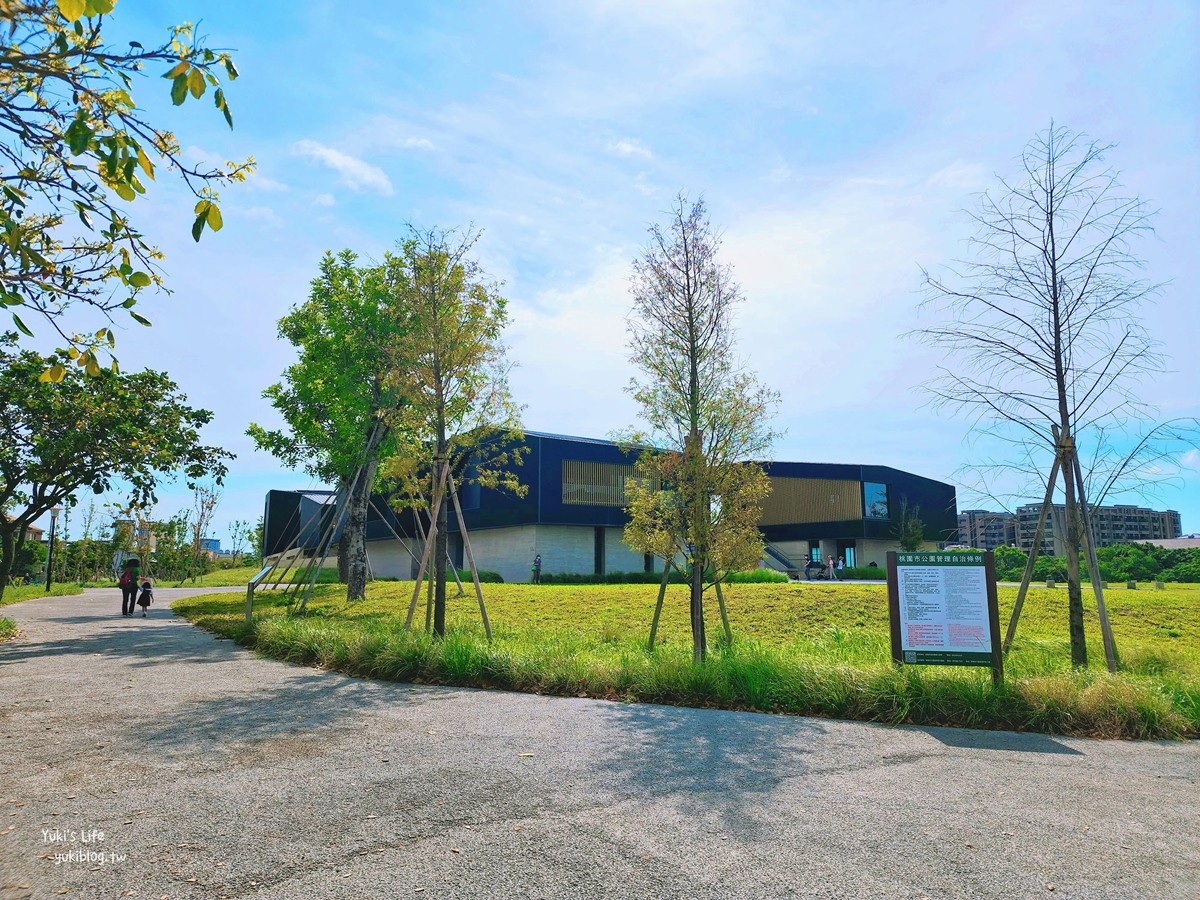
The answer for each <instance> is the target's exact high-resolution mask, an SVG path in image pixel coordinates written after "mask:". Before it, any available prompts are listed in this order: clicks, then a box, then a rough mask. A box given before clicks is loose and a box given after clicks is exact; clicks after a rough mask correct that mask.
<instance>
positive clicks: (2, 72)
mask: <svg viewBox="0 0 1200 900" xmlns="http://www.w3.org/2000/svg"><path fill="white" fill-rule="evenodd" d="M115 5H116V0H56V2H52V0H0V27H2V28H3V30H4V31H5V32H6V35H5V41H4V44H3V46H2V47H0V305H4V306H8V307H10V308H11V309H12V314H13V320H14V322H15V323H16V325H17V327H18V328H19V329H20V330H21V331H22V332H24V333H25V334H29V333H30V330H31V324H32V321H33V318H36V317H40V318H42V319H43V320H45V321H46V322H48V323H49V324H50V325H51V326H52V327H53V329H54V330H55V331H56V332H57V333H58V335H59V337H61V338H62V340H63V341H65V342H66V345H67V346H68V347H70V348H71V349H72V350H73V351H74V355H73V358H74V360H75V362H76V363H77V364H78V365H80V366H81V367H83V368H84V369H85V370H86V371H87V372H88V373H89V374H95V373H96V372H98V371H99V368H100V364H99V361H98V360H97V358H96V353H97V351H98V350H100V349H102V348H107V349H108V350H109V351H110V352H111V350H112V348H113V347H114V345H115V338H114V336H113V333H112V331H111V329H109V328H107V327H104V328H101V329H100V330H99V331H96V332H95V333H93V334H89V335H84V336H81V335H78V334H76V333H75V326H73V325H72V324H69V323H74V322H75V321H76V320H75V318H73V317H72V318H68V316H69V314H70V313H71V312H72V311H73V310H74V308H76V307H79V306H85V307H90V308H92V309H93V310H94V311H97V312H99V313H101V314H102V315H103V317H104V318H105V319H107V320H108V321H111V319H112V316H113V315H115V314H116V313H118V312H120V311H121V310H122V309H124V310H127V311H128V313H129V315H130V316H132V318H133V319H134V320H135V321H137V322H140V323H142V324H144V325H148V324H149V321H148V320H147V319H146V318H145V317H143V316H142V315H141V314H140V313H138V312H136V311H135V310H134V308H133V307H134V305H135V304H136V303H137V302H138V299H139V297H140V294H141V292H142V291H143V290H145V289H146V288H149V287H151V286H152V285H157V286H161V285H162V275H161V270H160V266H159V262H160V260H161V259H162V254H161V253H160V252H159V251H158V250H157V249H156V248H155V247H154V246H153V245H152V244H151V243H150V242H149V241H148V239H147V238H146V236H145V235H144V234H143V233H142V232H141V231H140V229H139V226H137V225H135V224H134V222H133V220H132V219H131V218H130V217H129V213H128V206H127V205H126V204H128V203H131V202H133V201H134V200H136V199H137V197H138V196H139V195H141V194H144V193H146V190H147V188H148V186H149V184H150V182H152V181H153V180H154V179H155V177H156V175H157V174H158V167H162V168H163V169H165V170H167V171H172V172H174V173H175V174H176V175H177V176H179V177H180V178H181V179H182V181H183V183H184V184H185V185H186V186H187V187H188V188H189V189H190V190H191V191H192V193H193V194H194V195H195V197H196V208H195V220H194V223H193V226H192V235H193V237H195V238H196V239H197V240H199V238H200V233H201V232H202V231H203V229H204V228H206V227H207V228H210V229H212V230H214V231H216V230H218V229H220V227H221V224H222V222H221V212H220V209H219V208H218V206H217V195H216V193H215V192H214V190H213V187H214V185H219V184H222V183H228V182H233V181H241V180H242V179H243V178H245V177H246V175H247V174H248V173H249V172H250V171H251V169H252V167H253V160H247V161H245V162H241V163H232V162H231V163H226V164H225V165H224V166H223V167H222V168H219V169H216V168H207V167H196V166H192V165H189V164H187V163H186V162H185V161H184V159H183V156H182V153H181V148H180V144H179V141H178V140H177V139H176V137H175V136H174V135H173V134H172V133H171V132H170V131H167V130H164V129H162V128H159V127H156V126H155V125H152V124H151V123H150V122H149V120H148V119H147V118H146V116H145V114H144V113H143V111H142V110H141V109H140V108H139V107H138V106H137V104H136V103H135V101H134V97H133V94H134V84H135V82H136V81H137V80H139V79H140V78H143V77H145V76H146V75H147V74H148V73H149V72H150V71H155V70H160V71H161V74H162V75H163V77H164V78H166V79H168V81H169V82H170V93H171V98H172V100H173V102H174V103H175V104H176V105H179V104H182V103H183V102H184V101H186V100H188V99H189V98H191V99H199V98H200V97H202V96H203V95H204V94H205V93H206V92H208V90H209V88H213V89H214V90H213V92H212V95H211V96H212V97H213V101H214V103H215V105H216V108H217V110H218V111H219V112H220V113H221V114H222V115H223V116H224V117H225V120H226V122H228V123H229V126H230V127H231V128H232V127H233V119H232V116H231V114H230V111H229V105H228V103H227V102H226V99H225V91H224V88H223V87H221V78H222V77H225V78H227V79H228V80H230V81H232V80H233V79H234V78H236V77H237V69H236V67H235V66H234V63H233V59H232V57H231V56H230V55H229V53H228V52H227V51H225V50H216V49H212V48H209V47H207V46H205V43H204V39H203V38H201V37H198V36H197V35H196V33H195V29H194V27H193V26H192V25H191V24H188V23H184V24H181V25H177V26H175V27H173V28H171V29H170V32H169V36H168V39H167V40H166V41H164V42H162V43H158V44H152V45H150V46H145V45H143V44H141V43H139V42H137V41H131V42H129V44H128V45H127V46H124V47H114V46H112V45H110V44H108V43H106V42H105V35H104V33H103V30H104V26H105V25H106V24H107V22H108V19H109V14H110V13H112V11H113V8H114V7H115ZM20 313H29V314H30V315H27V316H24V317H22V316H21V315H20ZM88 330H89V332H90V331H91V329H90V328H89V329H88ZM64 364H65V361H64ZM114 364H115V361H114ZM63 371H64V370H63V368H62V366H61V365H60V366H59V367H56V368H54V369H52V370H51V377H52V378H55V379H59V378H62V377H63Z"/></svg>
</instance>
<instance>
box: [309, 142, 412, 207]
mask: <svg viewBox="0 0 1200 900" xmlns="http://www.w3.org/2000/svg"><path fill="white" fill-rule="evenodd" d="M292 150H293V151H295V152H296V153H298V154H300V155H301V156H307V157H309V158H310V159H315V160H317V161H318V162H322V163H324V164H325V165H327V166H329V168H331V169H333V170H334V171H335V172H337V173H338V175H339V176H341V181H342V184H344V185H346V187H348V188H350V189H351V190H355V191H374V192H377V193H380V194H383V195H384V196H385V197H390V196H392V195H393V194H394V193H395V191H394V190H393V189H392V182H391V179H390V178H388V177H387V174H386V173H385V172H384V171H383V169H381V168H379V167H378V166H373V165H371V164H370V163H368V162H364V161H363V160H361V159H358V158H357V157H354V156H351V155H350V154H348V153H343V152H342V151H341V150H335V149H333V148H332V147H326V146H325V145H324V144H318V143H317V142H316V141H312V140H309V139H308V138H305V139H304V140H301V141H296V143H295V144H293V145H292Z"/></svg>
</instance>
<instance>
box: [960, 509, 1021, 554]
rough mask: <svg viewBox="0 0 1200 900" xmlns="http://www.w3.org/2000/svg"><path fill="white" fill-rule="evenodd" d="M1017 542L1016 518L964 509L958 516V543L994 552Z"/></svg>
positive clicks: (1009, 514)
mask: <svg viewBox="0 0 1200 900" xmlns="http://www.w3.org/2000/svg"><path fill="white" fill-rule="evenodd" d="M1016 542H1017V517H1016V516H1014V515H1013V514H1012V513H1007V512H990V511H988V510H986V509H966V510H963V511H962V512H960V513H959V514H958V543H959V544H961V545H962V546H964V547H973V548H975V549H976V550H995V549H996V548H997V547H1007V546H1009V545H1010V544H1015V543H1016Z"/></svg>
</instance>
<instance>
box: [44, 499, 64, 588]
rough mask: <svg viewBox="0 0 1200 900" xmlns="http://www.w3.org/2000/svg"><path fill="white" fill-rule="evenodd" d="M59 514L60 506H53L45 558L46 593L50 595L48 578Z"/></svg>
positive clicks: (52, 565) (51, 565)
mask: <svg viewBox="0 0 1200 900" xmlns="http://www.w3.org/2000/svg"><path fill="white" fill-rule="evenodd" d="M60 512H62V507H61V506H55V507H53V508H52V509H51V510H50V552H49V554H47V556H46V593H50V577H51V574H52V573H53V572H54V523H55V522H57V521H58V514H59V513H60Z"/></svg>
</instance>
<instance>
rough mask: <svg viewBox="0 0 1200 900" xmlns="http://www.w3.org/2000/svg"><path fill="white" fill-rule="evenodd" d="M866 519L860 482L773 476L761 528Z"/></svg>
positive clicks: (764, 504) (764, 505)
mask: <svg viewBox="0 0 1200 900" xmlns="http://www.w3.org/2000/svg"><path fill="white" fill-rule="evenodd" d="M862 517H863V510H862V485H861V484H859V482H857V481H847V480H837V479H832V478H777V477H774V476H773V477H772V478H771V494H770V496H769V497H767V499H766V500H765V501H764V502H763V511H762V519H760V520H759V524H761V525H790V524H794V523H799V522H846V521H857V520H861V519H862Z"/></svg>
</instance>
